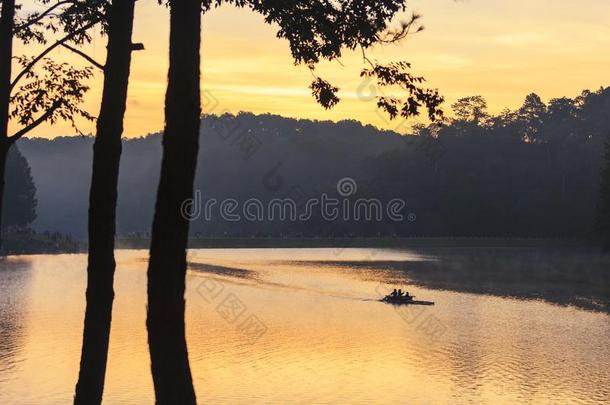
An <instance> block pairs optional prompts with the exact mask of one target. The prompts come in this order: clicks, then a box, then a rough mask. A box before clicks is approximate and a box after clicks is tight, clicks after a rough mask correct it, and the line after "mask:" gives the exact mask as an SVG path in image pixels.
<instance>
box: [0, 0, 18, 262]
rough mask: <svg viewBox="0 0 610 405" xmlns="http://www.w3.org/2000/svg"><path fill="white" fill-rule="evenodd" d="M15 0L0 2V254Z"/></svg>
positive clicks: (0, 249)
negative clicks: (0, 8)
mask: <svg viewBox="0 0 610 405" xmlns="http://www.w3.org/2000/svg"><path fill="white" fill-rule="evenodd" d="M14 25H15V0H2V16H0V252H1V251H2V233H1V231H2V206H3V205H4V174H5V169H6V158H7V156H8V151H9V149H10V147H11V143H10V141H9V138H8V112H9V99H10V94H11V90H10V88H11V63H12V62H13V28H14Z"/></svg>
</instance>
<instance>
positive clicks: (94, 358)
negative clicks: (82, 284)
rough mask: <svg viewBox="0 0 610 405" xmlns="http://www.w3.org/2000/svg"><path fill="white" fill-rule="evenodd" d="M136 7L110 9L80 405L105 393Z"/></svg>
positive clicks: (119, 2)
mask: <svg viewBox="0 0 610 405" xmlns="http://www.w3.org/2000/svg"><path fill="white" fill-rule="evenodd" d="M134 2H135V0H114V1H113V3H112V6H111V9H110V16H109V17H110V20H109V28H108V50H107V57H106V66H105V68H104V90H103V95H102V104H101V109H100V114H99V118H98V120H97V134H96V137H95V144H94V147H93V172H92V177H91V189H90V193H89V261H88V266H87V277H88V278H87V309H86V312H85V326H84V332H83V347H82V353H81V363H80V373H79V378H78V383H77V385H76V395H75V398H74V403H76V404H99V403H101V401H102V393H103V390H104V379H105V374H106V362H107V358H108V341H109V337H110V324H111V320H112V301H113V299H114V291H113V281H114V270H115V260H114V239H115V223H116V203H117V187H118V177H119V163H120V158H121V135H122V133H123V119H124V116H125V108H126V101H127V87H128V82H129V69H130V65H131V35H132V31H133V16H134Z"/></svg>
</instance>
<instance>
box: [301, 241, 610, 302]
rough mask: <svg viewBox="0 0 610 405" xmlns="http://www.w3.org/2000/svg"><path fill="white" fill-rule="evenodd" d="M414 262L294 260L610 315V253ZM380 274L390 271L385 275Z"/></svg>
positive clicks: (439, 252)
mask: <svg viewBox="0 0 610 405" xmlns="http://www.w3.org/2000/svg"><path fill="white" fill-rule="evenodd" d="M420 253H425V255H424V254H420V255H419V256H418V258H417V259H412V260H381V261H375V262H373V263H372V262H371V261H370V260H325V261H315V260H294V261H290V262H289V263H291V264H292V265H294V266H297V265H302V266H306V267H312V266H314V267H326V266H330V267H332V268H336V267H341V268H343V269H345V270H346V271H348V272H351V273H352V274H358V276H359V277H366V278H369V279H377V280H382V281H387V282H390V283H392V284H394V283H398V284H400V283H408V284H415V285H419V286H422V287H426V288H432V289H442V290H451V291H459V292H467V293H476V294H490V295H497V296H501V297H516V298H528V299H543V300H546V301H548V302H552V303H555V304H561V305H573V306H577V307H580V308H586V309H592V310H597V311H604V312H610V273H609V272H608V269H609V268H610V255H601V254H599V252H597V251H596V250H592V249H591V250H589V249H569V250H558V249H550V248H549V249H541V248H536V249H528V248H520V249H513V248H502V249H498V248H496V249H493V248H485V249H472V248H445V249H441V248H436V249H426V250H425V251H423V252H420ZM380 270H387V273H382V272H380Z"/></svg>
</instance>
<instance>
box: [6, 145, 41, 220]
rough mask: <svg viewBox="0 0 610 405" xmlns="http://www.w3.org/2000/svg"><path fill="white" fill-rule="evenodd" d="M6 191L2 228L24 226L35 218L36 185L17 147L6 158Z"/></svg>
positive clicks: (28, 166) (26, 162)
mask: <svg viewBox="0 0 610 405" xmlns="http://www.w3.org/2000/svg"><path fill="white" fill-rule="evenodd" d="M5 187H6V192H5V193H4V210H3V211H2V229H7V228H10V227H24V226H27V225H29V224H30V223H32V221H34V219H36V204H37V202H36V186H35V185H34V180H32V174H31V170H30V165H29V164H28V161H27V160H26V159H25V157H23V155H22V154H21V152H19V149H17V147H13V148H11V151H10V152H9V154H8V157H7V160H6V186H5Z"/></svg>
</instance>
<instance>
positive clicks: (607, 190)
mask: <svg viewBox="0 0 610 405" xmlns="http://www.w3.org/2000/svg"><path fill="white" fill-rule="evenodd" d="M604 162H605V163H604V166H603V168H602V173H601V184H600V188H599V195H600V201H599V208H598V217H597V230H598V233H599V236H600V238H601V239H602V242H603V244H604V248H605V249H606V250H610V134H608V139H607V140H606V153H605V158H604Z"/></svg>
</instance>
